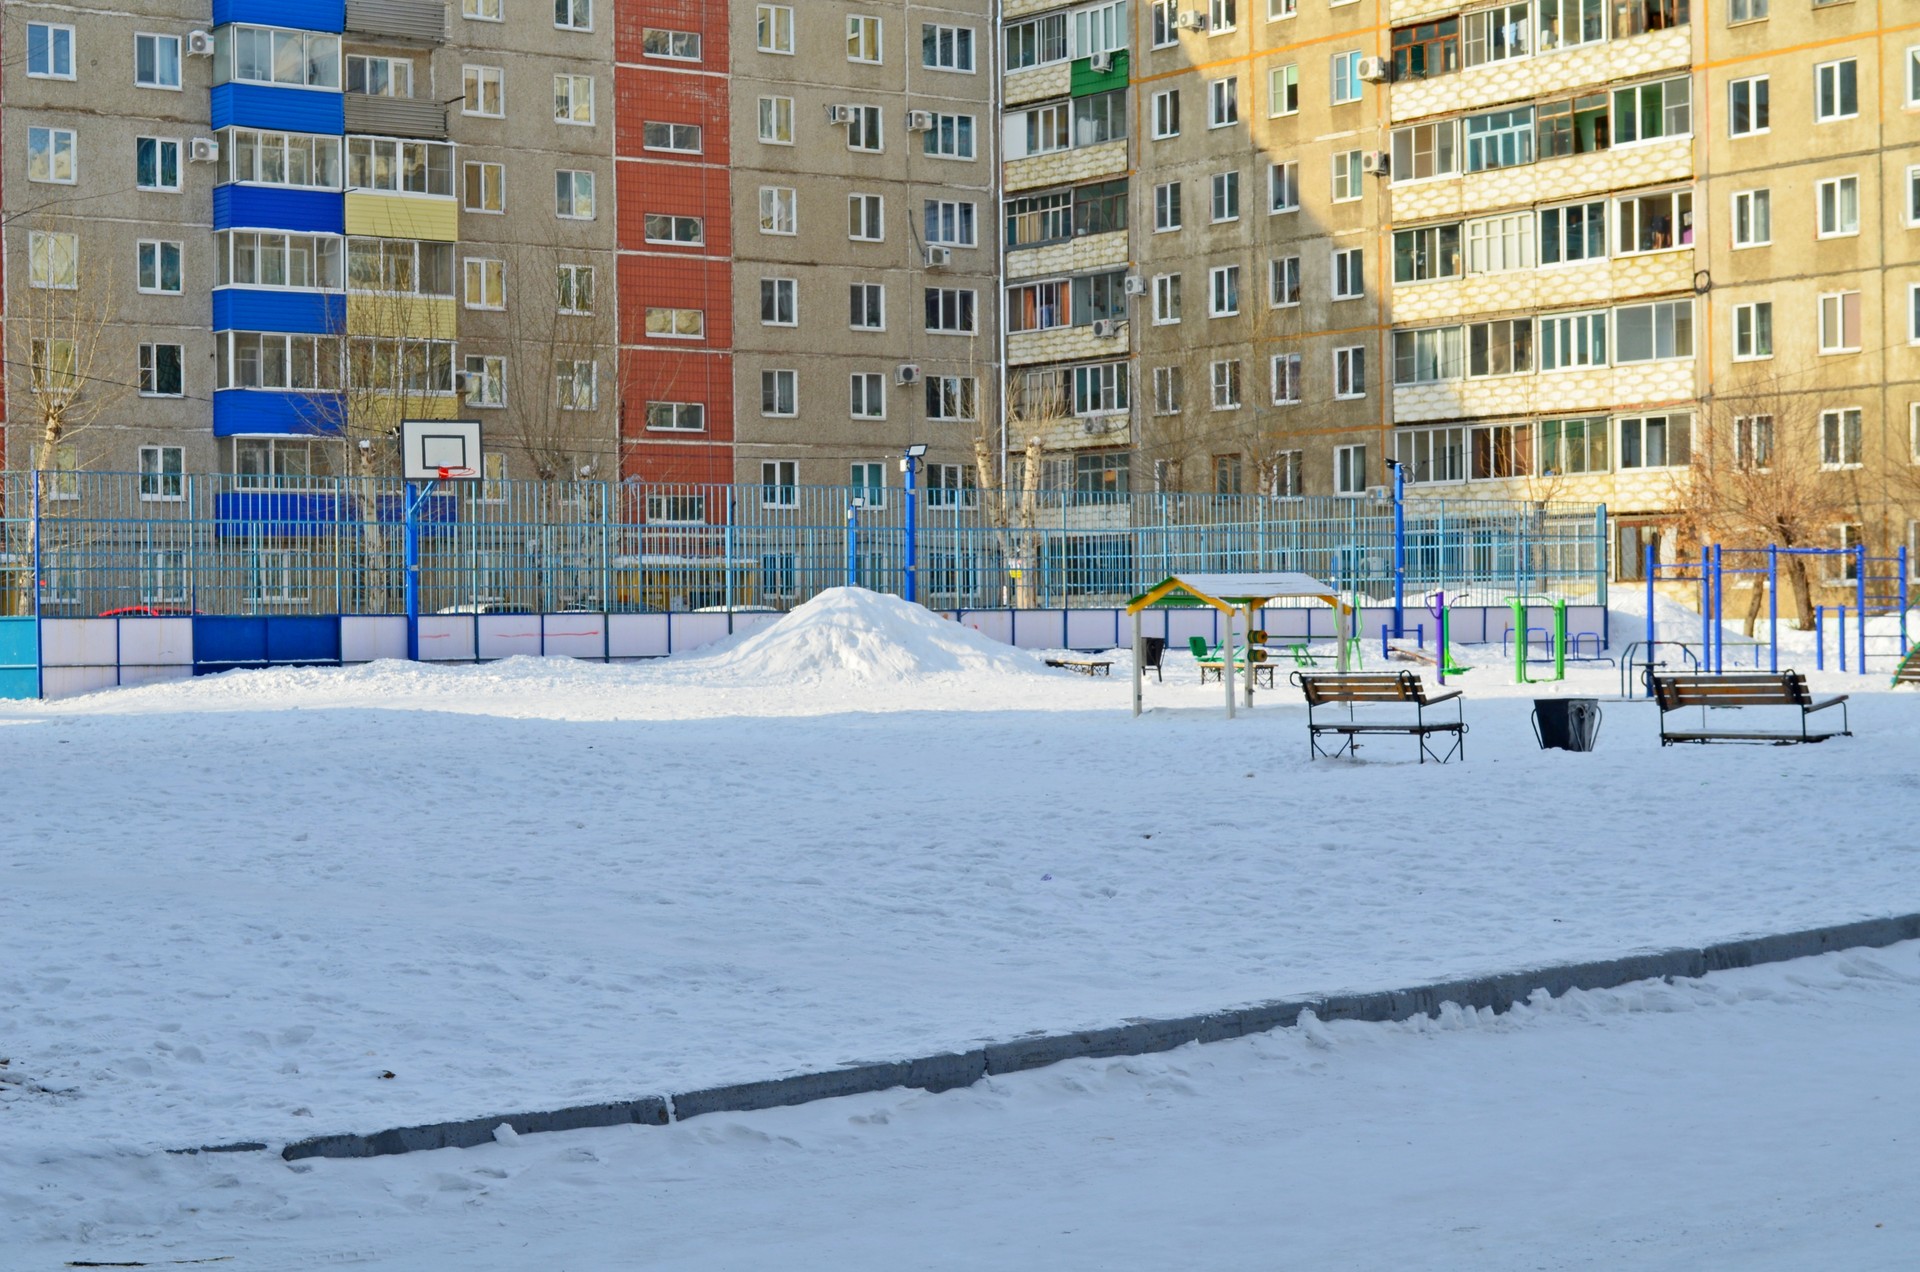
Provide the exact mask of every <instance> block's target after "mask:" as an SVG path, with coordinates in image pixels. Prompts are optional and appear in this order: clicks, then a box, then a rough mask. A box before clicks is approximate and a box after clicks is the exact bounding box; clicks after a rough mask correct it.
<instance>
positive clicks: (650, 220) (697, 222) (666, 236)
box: [641, 212, 707, 247]
mask: <svg viewBox="0 0 1920 1272" xmlns="http://www.w3.org/2000/svg"><path fill="white" fill-rule="evenodd" d="M641 224H642V225H643V227H644V231H645V233H646V236H647V242H649V243H678V244H691V245H693V246H696V247H697V246H699V245H700V244H701V243H704V242H706V237H707V228H706V223H705V222H704V221H702V220H701V219H700V218H699V217H697V216H674V215H672V214H670V213H666V212H649V213H647V214H646V216H645V218H644V219H643V220H642V222H641Z"/></svg>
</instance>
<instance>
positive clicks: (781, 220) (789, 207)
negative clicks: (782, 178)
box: [760, 186, 800, 234]
mask: <svg viewBox="0 0 1920 1272" xmlns="http://www.w3.org/2000/svg"><path fill="white" fill-rule="evenodd" d="M760 232H761V233H762V234H798V233H799V232H800V231H799V196H798V195H796V194H795V193H794V191H793V188H792V187H791V186H761V187H760Z"/></svg>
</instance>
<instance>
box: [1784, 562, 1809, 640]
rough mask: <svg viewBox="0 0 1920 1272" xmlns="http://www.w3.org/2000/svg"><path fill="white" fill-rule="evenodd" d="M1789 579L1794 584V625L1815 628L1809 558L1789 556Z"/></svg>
mask: <svg viewBox="0 0 1920 1272" xmlns="http://www.w3.org/2000/svg"><path fill="white" fill-rule="evenodd" d="M1787 579H1788V581H1789V582H1791V583H1792V584H1793V609H1794V625H1795V626H1796V627H1798V628H1799V629H1800V630H1801V631H1803V632H1804V631H1811V630H1812V628H1813V588H1812V586H1811V584H1810V583H1809V582H1808V580H1807V559H1806V558H1805V557H1803V556H1790V557H1788V558H1787Z"/></svg>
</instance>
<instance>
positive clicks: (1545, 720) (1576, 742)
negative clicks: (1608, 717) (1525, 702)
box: [1533, 698, 1600, 751]
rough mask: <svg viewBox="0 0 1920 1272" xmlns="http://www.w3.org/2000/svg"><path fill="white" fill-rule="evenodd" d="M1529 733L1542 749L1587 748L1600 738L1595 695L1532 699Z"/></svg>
mask: <svg viewBox="0 0 1920 1272" xmlns="http://www.w3.org/2000/svg"><path fill="white" fill-rule="evenodd" d="M1533 736H1534V737H1536V738H1538V739H1539V740H1540V749H1541V750H1543V751H1591V750H1593V744H1594V743H1595V742H1596V741H1598V740H1599V737H1600V700H1599V699H1598V698H1535V699H1534V700H1533Z"/></svg>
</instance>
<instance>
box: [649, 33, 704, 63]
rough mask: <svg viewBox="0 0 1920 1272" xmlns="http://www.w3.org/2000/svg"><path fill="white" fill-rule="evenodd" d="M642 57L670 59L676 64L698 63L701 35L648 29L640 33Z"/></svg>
mask: <svg viewBox="0 0 1920 1272" xmlns="http://www.w3.org/2000/svg"><path fill="white" fill-rule="evenodd" d="M640 56H642V57H661V58H669V59H671V60H673V61H675V62H698V61H699V60H700V33H699V32H698V31H668V30H663V29H661V28H659V27H647V28H645V29H643V30H642V31H641V32H640Z"/></svg>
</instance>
